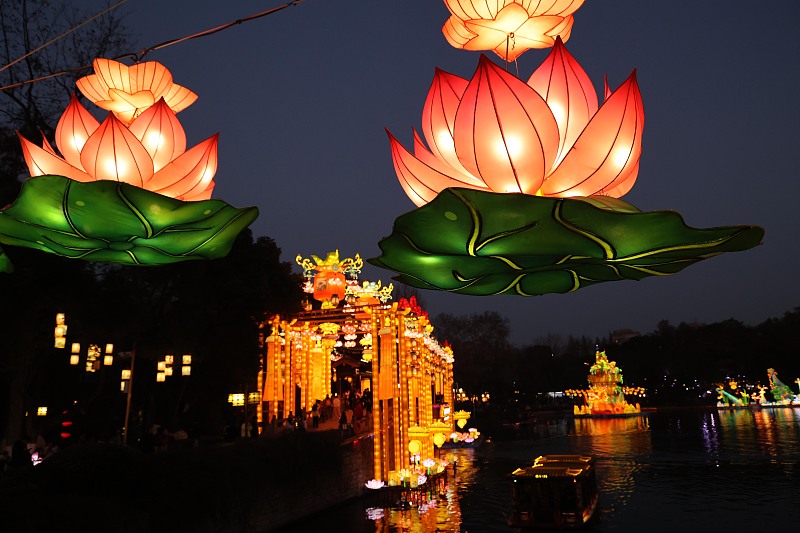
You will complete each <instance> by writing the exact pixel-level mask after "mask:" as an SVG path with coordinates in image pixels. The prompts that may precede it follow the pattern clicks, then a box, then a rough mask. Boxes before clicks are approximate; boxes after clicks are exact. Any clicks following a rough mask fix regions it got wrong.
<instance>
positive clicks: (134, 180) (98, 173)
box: [81, 114, 154, 187]
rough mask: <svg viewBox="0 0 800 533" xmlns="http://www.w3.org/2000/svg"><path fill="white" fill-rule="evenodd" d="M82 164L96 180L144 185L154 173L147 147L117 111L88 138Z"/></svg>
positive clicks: (82, 155)
mask: <svg viewBox="0 0 800 533" xmlns="http://www.w3.org/2000/svg"><path fill="white" fill-rule="evenodd" d="M81 164H82V165H83V168H84V169H86V172H87V173H88V174H90V175H92V176H94V177H95V179H98V180H112V181H121V182H125V183H130V184H131V185H136V186H137V187H144V184H145V183H147V182H148V181H150V178H152V177H153V172H154V170H153V159H152V158H151V157H150V154H149V153H148V152H147V149H146V148H145V147H144V146H143V145H142V143H141V142H140V141H139V139H137V138H136V136H135V135H134V134H133V133H131V131H130V130H129V129H128V128H126V127H125V125H124V124H123V123H122V122H120V121H119V120H117V118H116V117H115V116H114V115H113V114H109V115H108V118H106V119H105V120H104V121H103V123H102V124H100V126H99V127H98V128H97V129H96V130H95V132H94V133H92V135H91V136H90V137H89V139H87V141H86V144H85V145H84V147H83V150H81Z"/></svg>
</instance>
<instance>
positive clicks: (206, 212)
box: [0, 176, 258, 272]
mask: <svg viewBox="0 0 800 533" xmlns="http://www.w3.org/2000/svg"><path fill="white" fill-rule="evenodd" d="M257 216H258V209H256V208H255V207H247V208H241V209H240V208H235V207H232V206H230V205H228V204H227V203H225V202H223V201H221V200H202V201H194V202H187V201H182V200H176V199H174V198H170V197H167V196H163V195H161V194H158V193H155V192H151V191H148V190H145V189H142V188H139V187H136V186H133V185H130V184H127V183H120V182H115V181H107V180H105V181H94V182H88V183H81V182H78V181H74V180H71V179H69V178H66V177H64V176H39V177H36V178H30V179H28V180H26V181H25V182H24V183H23V184H22V191H21V192H20V195H19V198H17V200H16V201H15V202H14V203H13V204H11V205H10V206H9V207H7V208H6V209H4V210H2V211H0V243H2V244H7V245H12V246H21V247H26V248H34V249H37V250H41V251H43V252H48V253H53V254H58V255H62V256H65V257H70V258H78V259H84V260H88V261H102V262H107V263H120V264H125V265H165V264H170V263H176V262H179V261H187V260H194V259H215V258H219V257H223V256H225V255H227V253H228V252H229V251H230V248H231V246H232V245H233V241H234V239H235V238H236V235H238V234H239V232H240V231H241V230H243V229H244V228H245V227H247V226H248V225H249V224H251V223H252V222H253V221H254V220H255V219H256V217H257ZM11 270H12V266H11V263H10V261H9V260H8V258H7V256H6V255H5V254H4V253H3V252H2V250H0V271H2V272H10V271H11Z"/></svg>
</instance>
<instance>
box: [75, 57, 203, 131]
mask: <svg viewBox="0 0 800 533" xmlns="http://www.w3.org/2000/svg"><path fill="white" fill-rule="evenodd" d="M92 66H93V67H94V72H95V73H94V74H90V75H88V76H84V77H83V78H80V79H79V80H78V81H77V82H76V85H77V86H78V89H80V91H81V92H82V93H83V94H84V96H86V98H88V99H89V100H91V101H92V102H94V103H95V104H96V105H97V106H98V107H101V108H103V109H106V110H108V111H111V112H112V113H114V115H115V116H116V117H117V118H118V119H119V120H120V121H122V122H123V123H124V124H125V125H128V124H130V123H131V122H132V121H133V120H134V119H135V118H136V117H138V116H139V115H140V114H141V113H142V112H143V111H144V110H145V109H147V108H148V107H150V106H152V105H154V104H155V103H156V102H158V100H159V99H161V98H163V99H164V101H165V102H166V103H167V105H168V106H169V107H170V108H171V109H172V111H174V112H175V113H177V112H179V111H182V110H183V109H186V108H187V107H189V106H190V105H191V104H192V103H194V101H195V100H197V95H196V94H195V93H193V92H192V91H190V90H189V89H187V88H186V87H182V86H180V85H178V84H177V83H173V81H172V74H171V73H170V71H169V70H168V69H167V67H165V66H164V65H162V64H161V63H159V62H158V61H146V62H144V63H137V64H135V65H132V66H130V67H129V66H127V65H125V64H124V63H120V62H118V61H114V60H111V59H102V58H98V59H95V60H94V62H93V63H92Z"/></svg>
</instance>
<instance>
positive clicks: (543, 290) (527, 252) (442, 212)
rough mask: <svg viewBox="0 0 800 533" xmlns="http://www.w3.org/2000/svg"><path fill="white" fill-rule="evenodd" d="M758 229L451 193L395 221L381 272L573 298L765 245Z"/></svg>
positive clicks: (562, 202) (484, 289) (481, 290)
mask: <svg viewBox="0 0 800 533" xmlns="http://www.w3.org/2000/svg"><path fill="white" fill-rule="evenodd" d="M763 236H764V230H763V229H762V228H760V227H758V226H725V227H718V228H709V229H696V228H691V227H689V226H687V225H686V224H685V223H684V221H683V218H682V217H681V215H680V214H679V213H676V212H673V211H655V212H649V213H648V212H641V211H639V210H638V209H637V208H636V207H634V206H633V205H631V204H628V203H626V202H624V201H622V200H618V199H610V198H609V199H597V198H591V199H587V198H561V199H559V198H545V197H538V196H531V195H526V194H503V193H491V192H484V191H478V190H474V189H463V188H450V189H445V190H443V191H442V192H441V193H439V195H438V196H437V197H436V198H435V199H434V200H433V201H431V202H430V203H428V204H427V205H424V206H423V207H420V208H418V209H416V210H414V211H411V212H409V213H406V214H404V215H402V216H400V217H398V218H397V219H396V220H395V223H394V229H393V231H392V233H391V235H389V236H388V237H386V238H384V239H383V240H381V241H380V243H379V246H380V248H381V251H382V255H381V256H379V257H377V258H373V259H370V260H369V262H370V263H371V264H373V265H376V266H379V267H382V268H385V269H388V270H393V271H395V272H397V273H398V276H396V277H395V278H394V279H396V280H398V281H400V282H402V283H405V284H407V285H411V286H413V287H418V288H424V289H434V290H443V291H450V292H456V293H461V294H471V295H493V294H515V295H521V296H536V295H541V294H547V293H568V292H572V291H575V290H577V289H580V288H582V287H587V286H589V285H594V284H596V283H602V282H605V281H617V280H624V279H632V280H640V279H642V278H645V277H648V276H668V275H672V274H675V273H676V272H679V271H680V270H683V269H684V268H686V267H688V266H689V265H692V264H694V263H696V262H698V261H700V260H703V259H707V258H709V257H713V256H715V255H719V254H721V253H724V252H736V251H742V250H747V249H749V248H752V247H754V246H756V245H758V244H759V243H761V240H762V238H763Z"/></svg>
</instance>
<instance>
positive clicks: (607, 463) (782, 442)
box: [282, 407, 800, 533]
mask: <svg viewBox="0 0 800 533" xmlns="http://www.w3.org/2000/svg"><path fill="white" fill-rule="evenodd" d="M478 425H479V421H478ZM533 429H535V431H534V432H531V433H530V434H532V435H537V436H536V437H535V438H527V439H525V440H514V441H505V442H493V443H490V444H487V445H484V446H483V447H481V448H479V449H475V450H472V449H464V450H458V451H457V454H458V456H459V461H458V469H457V471H456V474H455V476H453V475H450V476H449V478H448V482H447V484H446V485H445V486H443V488H442V490H441V493H440V495H439V497H438V499H437V501H436V502H435V504H433V505H432V506H431V507H429V508H427V509H425V508H424V507H423V508H421V509H418V508H412V509H410V510H403V511H401V510H397V509H390V508H380V507H372V505H374V502H371V501H370V500H369V499H365V500H359V501H355V502H353V503H349V504H347V505H344V506H341V507H339V508H336V509H334V510H331V511H329V512H326V513H324V514H322V515H318V516H314V517H311V518H309V519H308V520H305V521H303V522H302V523H298V524H295V525H293V526H292V527H290V528H286V529H284V530H282V531H285V532H287V533H289V532H301V531H303V532H304V531H346V532H369V533H388V532H420V533H422V532H431V531H441V532H471V533H484V532H505V533H510V532H511V531H513V529H512V528H510V527H509V526H508V525H507V523H506V519H507V515H508V511H509V502H510V485H509V481H508V479H507V477H506V476H507V475H508V474H509V473H510V472H511V471H512V470H514V469H515V468H516V467H518V466H524V465H528V464H530V463H531V462H532V461H533V459H534V458H535V457H536V456H537V455H542V454H552V453H579V454H588V455H593V456H595V457H596V459H597V475H598V487H599V489H600V507H599V509H598V513H597V514H596V518H595V520H593V522H592V523H591V525H590V527H589V529H588V530H589V531H616V532H637V533H639V532H643V531H645V532H647V531H650V532H661V531H681V532H683V533H691V532H694V531H704V532H705V531H724V532H726V533H735V532H747V533H757V532H762V531H764V532H770V533H773V532H788V531H797V530H798V529H800V408H796V407H795V408H785V407H784V408H763V409H759V410H719V411H718V410H716V409H709V410H675V411H673V410H669V411H659V412H652V413H648V414H646V415H644V416H641V417H634V418H617V419H572V418H566V419H560V420H555V419H553V420H550V421H548V422H542V423H541V425H538V426H537V427H535V428H533ZM365 481H366V480H365Z"/></svg>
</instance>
